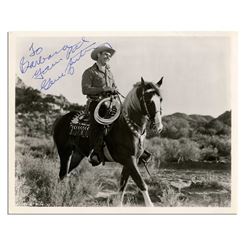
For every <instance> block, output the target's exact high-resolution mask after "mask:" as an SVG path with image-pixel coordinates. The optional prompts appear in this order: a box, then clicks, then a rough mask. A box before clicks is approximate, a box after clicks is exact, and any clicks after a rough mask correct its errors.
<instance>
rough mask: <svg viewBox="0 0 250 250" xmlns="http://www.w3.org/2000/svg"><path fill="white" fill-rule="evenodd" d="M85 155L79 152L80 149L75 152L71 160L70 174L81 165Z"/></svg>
mask: <svg viewBox="0 0 250 250" xmlns="http://www.w3.org/2000/svg"><path fill="white" fill-rule="evenodd" d="M83 157H84V155H82V154H81V153H80V152H78V151H74V152H73V154H72V157H71V160H70V166H69V171H68V174H69V173H70V172H71V171H72V170H73V169H74V168H76V167H77V166H78V165H79V163H80V162H81V160H82V159H83Z"/></svg>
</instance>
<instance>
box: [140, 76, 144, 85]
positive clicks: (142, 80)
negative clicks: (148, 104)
mask: <svg viewBox="0 0 250 250" xmlns="http://www.w3.org/2000/svg"><path fill="white" fill-rule="evenodd" d="M141 84H142V86H144V85H145V83H144V79H143V77H141Z"/></svg>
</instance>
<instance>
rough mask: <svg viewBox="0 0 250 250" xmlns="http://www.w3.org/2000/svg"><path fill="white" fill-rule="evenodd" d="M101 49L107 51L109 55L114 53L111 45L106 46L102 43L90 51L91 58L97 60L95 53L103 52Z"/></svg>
mask: <svg viewBox="0 0 250 250" xmlns="http://www.w3.org/2000/svg"><path fill="white" fill-rule="evenodd" d="M103 51H107V52H109V53H110V54H111V56H113V55H114V53H115V50H114V49H112V48H111V47H107V46H105V45H102V46H99V47H97V48H95V49H94V50H93V51H92V53H91V58H92V59H93V60H95V61H97V54H98V53H101V52H103Z"/></svg>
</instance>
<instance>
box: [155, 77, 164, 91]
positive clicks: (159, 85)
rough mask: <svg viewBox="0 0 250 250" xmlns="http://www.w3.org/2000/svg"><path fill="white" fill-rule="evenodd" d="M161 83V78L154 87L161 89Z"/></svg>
mask: <svg viewBox="0 0 250 250" xmlns="http://www.w3.org/2000/svg"><path fill="white" fill-rule="evenodd" d="M162 81H163V77H162V78H161V80H160V81H159V82H157V83H156V86H157V87H158V88H160V87H161V85H162Z"/></svg>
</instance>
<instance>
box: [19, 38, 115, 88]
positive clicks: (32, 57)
mask: <svg viewBox="0 0 250 250" xmlns="http://www.w3.org/2000/svg"><path fill="white" fill-rule="evenodd" d="M105 44H108V43H105ZM108 45H109V46H110V47H111V45H110V44H108ZM96 47H97V46H96V42H91V41H88V40H86V39H85V38H81V40H80V41H79V42H77V43H75V44H72V45H70V44H65V45H63V46H62V47H61V48H60V49H58V50H55V51H53V52H52V53H49V54H47V55H45V56H44V48H43V47H36V46H35V44H34V43H32V44H31V45H30V47H29V55H28V57H27V58H26V57H24V56H23V57H22V58H21V60H20V62H19V69H20V71H21V73H22V74H26V73H27V72H29V71H31V72H32V74H33V76H32V78H34V79H36V80H42V81H41V90H42V89H44V90H48V89H49V88H50V87H51V86H52V85H53V84H54V83H56V82H58V81H59V80H60V79H62V78H63V77H65V76H66V75H73V74H74V73H75V68H74V67H75V66H76V64H77V63H78V62H79V61H80V59H81V58H82V57H84V56H85V55H86V53H87V52H89V51H91V50H93V49H95V48H96ZM63 63H64V64H66V67H65V68H64V67H63V68H64V70H63V71H62V72H61V73H59V74H57V77H55V78H53V79H52V78H51V77H48V72H52V71H53V69H54V68H56V67H57V66H58V65H62V64H63ZM45 77H46V78H45Z"/></svg>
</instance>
